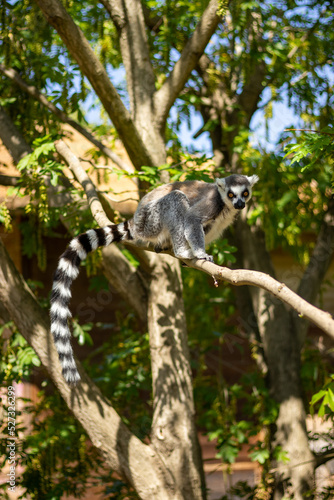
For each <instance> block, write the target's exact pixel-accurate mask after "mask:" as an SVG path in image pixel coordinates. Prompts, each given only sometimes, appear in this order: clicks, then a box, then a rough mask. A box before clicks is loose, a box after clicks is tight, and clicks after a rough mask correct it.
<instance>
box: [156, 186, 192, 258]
mask: <svg viewBox="0 0 334 500" xmlns="http://www.w3.org/2000/svg"><path fill="white" fill-rule="evenodd" d="M157 205H158V207H159V213H160V220H161V223H162V231H163V232H164V231H167V232H168V234H169V238H170V241H171V243H172V246H173V251H174V255H175V257H177V258H179V259H193V258H194V254H193V253H192V251H191V248H190V246H189V243H188V241H187V239H186V237H185V220H186V217H187V213H188V211H189V207H190V203H189V200H188V198H187V196H186V195H185V194H184V193H183V192H182V191H178V190H175V191H172V192H171V193H169V194H167V195H166V196H164V197H163V198H161V199H160V200H159V201H158V202H157Z"/></svg>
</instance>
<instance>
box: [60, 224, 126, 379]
mask: <svg viewBox="0 0 334 500" xmlns="http://www.w3.org/2000/svg"><path fill="white" fill-rule="evenodd" d="M127 239H131V233H130V228H129V224H128V222H124V223H123V222H122V223H120V224H115V225H110V226H106V227H102V228H99V229H90V230H89V231H86V232H85V233H83V234H80V235H79V236H77V237H76V238H74V239H73V240H72V241H71V243H70V244H69V246H68V247H67V249H66V250H65V252H64V253H63V254H62V256H61V257H60V259H59V263H58V267H57V270H56V272H55V275H54V280H53V286H52V293H51V299H50V302H51V308H50V318H51V333H52V334H53V338H54V342H55V346H56V349H57V351H58V354H59V360H60V364H61V366H62V369H63V376H64V378H65V380H66V382H67V383H68V384H70V385H76V384H77V382H78V381H79V380H80V375H79V372H78V369H77V367H76V364H75V361H74V357H73V351H72V346H71V332H70V329H69V326H68V318H70V317H71V312H70V310H69V307H68V304H69V301H70V299H71V285H72V281H73V280H75V278H76V277H77V276H78V274H79V266H80V263H81V261H82V260H84V259H85V258H86V257H87V254H88V253H89V252H92V251H93V250H96V249H97V248H98V247H103V246H108V245H110V243H113V242H118V241H121V240H127Z"/></svg>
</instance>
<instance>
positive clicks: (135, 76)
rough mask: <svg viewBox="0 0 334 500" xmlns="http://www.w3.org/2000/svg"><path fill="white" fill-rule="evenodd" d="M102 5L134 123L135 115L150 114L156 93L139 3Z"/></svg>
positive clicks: (134, 0) (130, 0)
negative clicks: (118, 53)
mask: <svg viewBox="0 0 334 500" xmlns="http://www.w3.org/2000/svg"><path fill="white" fill-rule="evenodd" d="M102 3H103V5H104V6H105V8H106V10H107V11H108V13H109V15H110V17H111V19H112V21H113V23H114V25H115V26H116V29H117V31H118V34H119V41H120V48H121V53H122V60H123V64H124V67H125V71H126V80H127V88H128V94H129V99H130V108H131V113H132V117H133V118H134V120H135V122H137V121H138V118H137V115H138V114H139V113H142V112H145V107H147V112H148V113H149V114H150V112H151V105H152V96H153V94H154V92H155V75H154V71H153V68H152V64H151V59H150V52H149V46H148V40H147V35H146V29H145V21H144V15H143V9H142V4H141V2H140V0H123V1H119V0H102ZM143 108H144V109H143Z"/></svg>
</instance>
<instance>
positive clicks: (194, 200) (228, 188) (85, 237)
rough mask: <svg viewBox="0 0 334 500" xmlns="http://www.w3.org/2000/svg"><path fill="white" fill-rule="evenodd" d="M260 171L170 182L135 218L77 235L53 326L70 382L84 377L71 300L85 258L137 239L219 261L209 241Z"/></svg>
mask: <svg viewBox="0 0 334 500" xmlns="http://www.w3.org/2000/svg"><path fill="white" fill-rule="evenodd" d="M258 180H259V178H258V176H257V175H252V176H251V177H247V176H244V175H230V176H229V177H225V178H224V179H216V182H215V183H206V182H201V181H185V182H175V183H173V184H165V185H163V186H160V187H158V188H156V189H154V190H153V191H152V192H150V193H148V194H147V195H146V196H144V198H143V199H142V200H141V202H140V203H139V205H138V208H137V210H136V212H135V214H134V217H133V218H132V219H130V220H129V221H126V222H122V223H120V224H112V225H110V226H106V227H102V228H99V229H89V230H88V231H86V232H85V233H83V234H80V235H79V236H77V237H76V238H74V239H73V240H72V241H71V242H70V244H69V246H68V247H67V249H66V250H65V252H64V253H63V255H62V256H61V257H60V260H59V263H58V267H57V270H56V273H55V276H54V282H53V287H52V294H51V310H50V316H51V332H52V334H53V337H54V342H55V345H56V348H57V351H58V354H59V359H60V363H61V365H62V369H63V376H64V378H65V380H66V381H67V383H68V384H72V385H75V384H76V383H77V382H78V381H79V380H80V375H79V373H78V370H77V367H76V364H75V361H74V358H73V351H72V347H71V342H70V338H71V333H70V330H69V326H68V318H69V317H70V316H71V313H70V310H69V307H68V304H69V301H70V298H71V290H70V289H71V284H72V281H73V280H74V279H75V278H76V277H77V276H78V274H79V266H80V262H81V261H82V260H84V259H85V258H86V257H87V254H88V253H89V252H91V251H92V250H96V249H97V248H98V247H102V246H108V245H110V243H113V242H116V243H117V242H119V241H128V240H134V242H136V241H138V242H139V241H141V242H152V243H153V244H154V245H155V246H156V250H157V251H159V250H162V249H166V250H167V249H169V250H172V251H173V252H174V255H175V257H177V258H179V259H193V258H196V259H205V260H209V261H211V262H212V261H213V259H212V256H211V255H208V254H207V253H206V252H205V245H207V244H208V243H210V242H211V241H214V240H215V239H217V238H219V237H220V236H221V234H222V232H223V230H224V229H225V228H227V227H228V226H229V225H230V224H231V223H232V222H233V221H234V219H235V216H236V214H237V213H238V210H239V209H242V208H244V207H245V205H246V202H247V201H248V200H249V199H250V198H251V194H252V186H253V185H254V184H255V183H256V182H257V181H258Z"/></svg>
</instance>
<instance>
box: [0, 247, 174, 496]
mask: <svg viewBox="0 0 334 500" xmlns="http://www.w3.org/2000/svg"><path fill="white" fill-rule="evenodd" d="M0 262H1V268H0V301H1V303H2V305H3V306H4V308H5V309H6V310H7V312H8V314H9V315H10V317H11V318H12V319H13V321H14V322H15V324H16V325H17V327H18V329H19V330H20V332H21V334H22V335H23V336H24V338H25V339H26V340H27V342H28V343H29V344H30V345H31V346H32V347H33V348H34V350H35V351H36V353H37V355H38V356H39V358H40V360H41V362H42V364H43V366H44V367H45V369H46V370H47V371H48V373H49V375H50V376H51V378H52V380H53V381H54V383H55V385H56V386H57V388H58V390H59V391H60V393H61V395H62V397H63V398H64V400H65V402H66V403H67V405H68V406H69V408H70V409H71V411H72V412H73V413H74V415H75V416H76V418H77V419H78V421H79V422H80V423H81V424H82V426H83V427H84V429H85V430H86V432H87V433H88V435H89V437H90V439H91V441H92V443H93V444H94V445H95V446H96V447H97V448H98V449H99V450H100V451H101V452H102V453H103V455H104V457H105V460H106V463H107V464H109V465H110V467H111V468H112V469H113V470H115V471H116V472H117V473H118V474H120V475H121V476H122V477H124V478H125V479H126V480H127V481H128V482H129V483H130V484H131V485H132V486H133V487H134V488H135V490H136V491H137V492H138V494H139V495H140V497H141V498H143V499H148V500H149V499H152V498H157V499H161V500H169V499H173V500H174V499H175V500H176V499H183V498H184V497H183V496H182V494H181V493H180V492H179V491H178V489H177V487H176V485H175V481H174V479H173V476H172V474H171V472H170V471H169V470H168V469H167V468H166V465H165V464H164V463H163V461H162V460H161V458H160V456H159V454H158V453H157V452H156V451H155V450H154V448H153V447H152V446H150V445H145V444H143V443H142V442H141V441H140V440H139V439H137V438H136V437H135V436H134V435H133V434H132V433H131V432H130V431H129V429H128V428H127V427H126V426H125V425H124V424H123V422H122V420H121V418H120V416H119V415H118V414H117V413H116V411H115V410H114V409H113V408H112V406H111V404H110V402H109V401H108V400H107V399H106V398H105V397H104V396H103V395H102V394H101V393H100V391H99V389H98V388H97V387H96V386H95V384H94V383H93V382H92V380H91V379H89V377H88V376H87V375H86V373H85V372H84V371H83V369H82V367H81V365H80V363H79V362H78V361H77V366H78V369H79V371H80V375H81V377H82V384H80V387H78V388H76V389H70V388H69V387H68V386H67V384H66V383H65V381H64V380H63V378H62V376H61V370H60V365H59V362H58V355H57V353H56V350H55V348H54V345H53V342H52V339H51V335H50V333H49V319H48V316H47V314H46V313H45V311H43V310H42V309H41V307H40V306H39V304H38V303H37V301H36V299H35V298H34V296H33V294H32V293H31V291H30V290H29V288H28V286H27V285H26V283H25V282H24V280H23V278H22V277H21V275H20V274H19V273H18V272H17V270H16V269H15V266H14V264H13V262H12V261H11V259H10V257H9V255H8V254H7V252H6V250H5V248H4V246H3V243H2V241H1V240H0Z"/></svg>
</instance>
